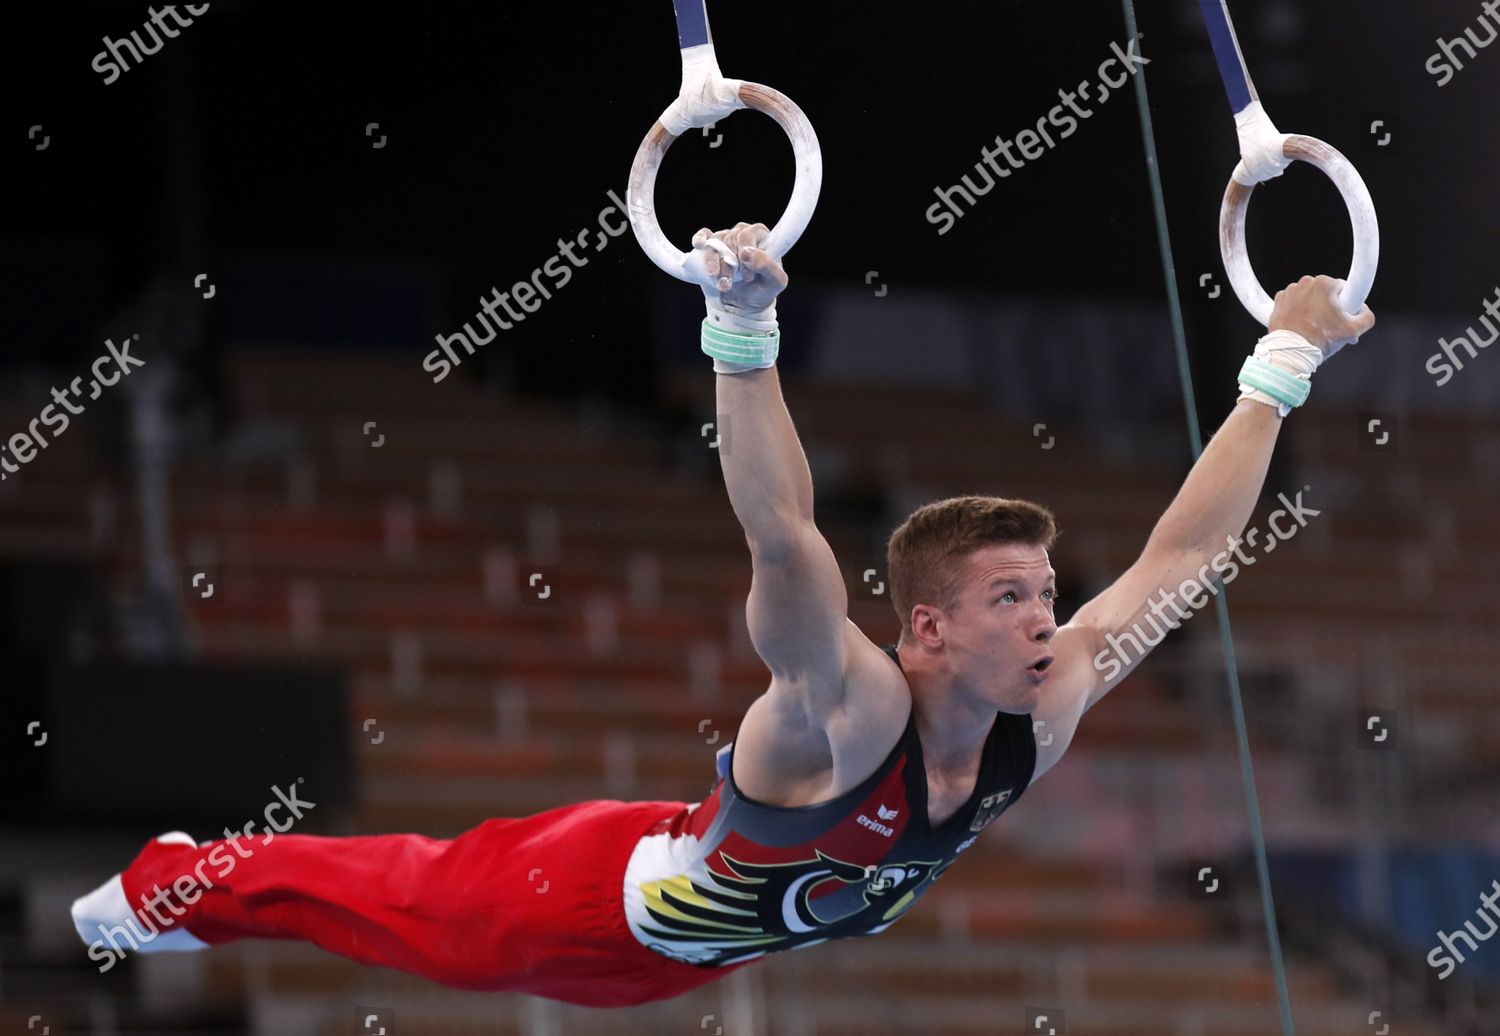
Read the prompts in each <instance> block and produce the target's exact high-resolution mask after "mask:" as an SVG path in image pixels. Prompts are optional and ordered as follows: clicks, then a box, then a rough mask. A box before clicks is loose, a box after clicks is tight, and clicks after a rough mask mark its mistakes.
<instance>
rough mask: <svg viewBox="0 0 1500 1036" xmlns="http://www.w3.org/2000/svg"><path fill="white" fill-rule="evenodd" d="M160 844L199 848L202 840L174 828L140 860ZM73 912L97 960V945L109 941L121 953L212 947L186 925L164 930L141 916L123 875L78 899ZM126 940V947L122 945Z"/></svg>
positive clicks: (152, 843) (81, 935) (150, 845)
mask: <svg viewBox="0 0 1500 1036" xmlns="http://www.w3.org/2000/svg"><path fill="white" fill-rule="evenodd" d="M158 845H189V846H194V847H196V846H197V845H198V843H197V842H195V841H193V839H192V837H191V836H189V835H187V834H185V833H183V832H181V831H172V832H169V833H167V834H164V835H161V836H159V837H157V838H155V839H153V840H152V841H150V842H148V843H146V847H145V848H144V849H142V850H141V853H140V855H139V856H137V857H136V859H137V860H139V859H140V858H141V857H142V856H145V855H146V854H147V853H150V852H152V851H154V850H155V849H156V847H157V846H158ZM72 914H73V926H74V927H75V928H77V929H78V937H79V938H80V939H82V940H83V941H84V943H85V944H86V945H88V946H89V947H91V948H90V950H89V956H90V957H91V958H95V959H100V958H96V957H95V954H96V952H98V951H96V950H95V949H93V947H95V946H99V947H101V948H102V947H103V946H105V945H106V944H108V945H109V946H111V947H113V949H114V951H116V952H121V953H123V951H124V950H125V949H127V948H128V949H130V950H132V951H136V952H140V953H154V952H157V951H161V950H202V949H206V948H207V947H208V943H206V942H204V941H203V940H201V939H199V938H197V937H196V936H194V935H193V934H192V933H191V932H189V931H188V930H187V929H186V928H170V929H168V930H166V931H161V930H160V929H159V928H158V927H157V926H156V925H155V924H153V923H152V922H151V921H150V920H149V917H148V918H142V917H141V916H140V915H138V914H137V913H136V912H135V911H134V910H132V909H131V907H130V904H129V902H128V901H127V899H126V896H125V885H124V882H123V881H122V875H119V874H116V875H115V876H114V877H113V878H110V879H109V880H108V881H106V882H105V883H104V884H102V885H100V886H99V887H98V888H96V889H94V891H92V892H90V893H89V894H88V895H86V896H81V897H79V898H78V899H75V900H74V901H73V909H72ZM122 941H123V942H124V943H125V945H124V946H122V945H121V942H122ZM104 955H105V956H109V955H110V951H109V950H105V951H104Z"/></svg>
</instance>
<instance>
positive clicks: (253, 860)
mask: <svg viewBox="0 0 1500 1036" xmlns="http://www.w3.org/2000/svg"><path fill="white" fill-rule="evenodd" d="M683 808H684V804H683V803H681V802H614V801H603V800H600V801H593V802H582V803H579V804H577V805H573V806H564V807H562V808H560V809H553V810H548V811H547V812H545V813H538V814H537V815H535V816H530V817H522V818H519V819H514V820H486V821H485V822H484V823H482V824H480V825H479V826H478V827H476V828H474V829H473V830H471V831H467V832H465V833H464V834H462V835H459V836H458V837H457V838H454V839H451V840H439V839H432V838H425V837H423V836H421V835H409V834H402V835H364V836H357V837H353V838H322V837H316V836H311V835H282V834H278V835H274V836H273V837H272V839H271V841H270V843H269V844H264V845H263V844H262V839H261V836H259V835H251V836H250V837H248V838H245V837H239V838H237V844H238V846H239V849H240V852H239V853H236V852H235V851H234V850H233V848H231V845H230V843H228V842H211V843H209V844H208V845H205V846H202V847H196V848H195V847H193V846H190V845H166V844H162V843H159V842H155V841H153V842H150V843H148V844H147V846H146V848H145V849H143V850H142V851H141V853H140V855H139V856H137V857H136V859H135V861H134V862H133V863H131V865H130V867H129V868H128V869H127V870H125V871H124V872H123V874H122V875H121V880H122V883H123V885H124V892H125V897H126V901H127V902H128V903H130V904H132V905H133V906H134V907H135V910H136V913H137V916H138V917H140V918H141V920H142V921H143V922H144V921H145V920H146V918H147V914H146V912H145V910H144V909H143V908H142V906H141V904H142V903H143V902H145V901H146V900H150V899H151V898H153V896H154V895H157V893H156V891H155V890H156V889H157V888H158V887H159V888H160V889H164V890H170V889H171V887H172V885H173V883H174V882H177V881H178V880H179V879H181V878H183V877H184V876H187V882H186V884H185V885H184V886H183V888H184V890H185V891H184V892H183V893H182V894H180V895H170V896H168V898H166V899H164V900H163V899H159V898H158V904H159V905H158V907H157V910H156V913H158V914H160V915H162V916H164V917H167V918H171V917H173V916H174V915H177V917H176V921H175V922H174V927H175V926H176V925H183V926H185V927H186V928H187V930H188V931H189V932H190V933H191V934H192V935H194V936H196V937H197V938H198V939H201V940H202V941H203V942H206V943H209V944H218V943H226V942H232V941H233V940H235V939H246V938H261V939H301V940H304V941H306V942H310V943H313V944H314V945H316V946H320V947H322V948H323V949H325V950H328V951H330V952H332V953H337V954H339V955H340V956H342V957H348V958H350V959H351V960H356V961H359V962H361V963H363V964H379V965H383V966H385V967H390V968H395V969H397V970H399V971H405V972H409V973H411V974H415V975H421V976H424V977H426V978H429V979H431V980H433V981H434V982H439V983H441V984H443V985H445V986H452V987H455V988H458V989H471V990H509V991H513V992H519V993H531V994H534V995H536V996H544V997H550V998H552V999H555V1000H564V1001H567V1002H568V1003H574V1004H584V1005H587V1006H590V1007H621V1006H627V1005H631V1004H639V1003H645V1002H647V1001H651V1000H664V999H667V998H669V997H674V996H677V995H679V994H681V993H685V992H687V991H688V990H689V989H693V988H694V987H696V986H701V985H703V984H704V983H706V982H712V981H713V980H715V979H718V978H722V977H723V976H724V975H726V974H728V973H729V972H730V971H733V970H736V969H737V968H738V967H741V966H743V965H731V966H729V967H718V968H716V967H700V966H697V965H692V964H684V963H682V962H680V961H675V960H672V959H671V958H668V957H664V956H662V955H661V954H659V953H656V952H654V951H652V950H648V949H647V948H646V947H644V946H642V945H641V944H640V942H639V941H638V940H637V939H636V938H635V936H633V935H632V934H631V933H630V929H629V927H628V926H627V925H626V923H625V910H624V905H623V901H622V898H623V887H624V876H625V865H626V863H627V862H628V860H629V859H630V854H631V852H632V851H633V850H634V848H635V844H636V841H637V840H638V839H639V838H640V837H641V836H642V835H643V834H645V833H646V830H647V829H648V828H650V827H652V826H653V825H654V824H656V823H657V822H658V821H660V820H662V819H664V818H666V817H669V816H672V815H673V814H675V813H677V812H679V811H681V810H682V809H683ZM216 847H218V851H217V852H215V848H216ZM245 853H249V854H250V855H248V856H245V855H244V854H245ZM208 858H211V861H212V862H209V859H208ZM226 858H228V859H231V860H233V861H234V864H233V868H232V869H231V870H228V872H227V873H223V872H224V871H225V868H226V866H227V865H226V864H225V862H224V861H225V860H226ZM220 873H223V877H219V875H220ZM200 878H201V879H203V880H202V882H201V883H200ZM195 887H196V889H197V890H198V891H200V892H201V895H197V896H196V898H193V899H192V901H191V903H189V898H190V897H193V896H194V891H193V890H194V888H195ZM167 904H171V907H172V909H171V910H170V911H169V910H168V908H167ZM178 911H183V912H182V913H181V914H178ZM746 963H750V962H746Z"/></svg>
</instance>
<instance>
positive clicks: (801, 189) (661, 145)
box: [625, 70, 823, 285]
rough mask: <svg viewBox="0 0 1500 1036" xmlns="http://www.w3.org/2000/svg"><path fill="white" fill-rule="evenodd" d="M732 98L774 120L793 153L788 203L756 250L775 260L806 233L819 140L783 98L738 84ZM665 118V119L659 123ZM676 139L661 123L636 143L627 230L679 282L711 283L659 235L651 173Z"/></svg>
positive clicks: (814, 198) (817, 177)
mask: <svg viewBox="0 0 1500 1036" xmlns="http://www.w3.org/2000/svg"><path fill="white" fill-rule="evenodd" d="M716 71H717V70H716ZM721 82H733V81H730V80H721ZM736 95H737V96H738V99H739V102H740V103H739V104H737V105H735V106H734V107H736V108H754V109H755V110H756V111H761V112H765V113H766V114H767V115H769V116H771V118H773V119H775V120H776V124H777V125H778V126H780V127H781V129H782V131H783V132H784V133H785V134H786V135H787V137H788V138H790V140H791V142H792V153H793V155H794V156H795V158H796V160H797V178H796V180H795V182H794V183H793V185H792V196H791V198H790V199H789V200H788V201H787V204H786V211H784V212H783V213H782V214H781V218H780V219H779V220H777V221H776V225H775V226H774V227H772V228H771V232H770V234H769V235H768V236H767V237H766V239H765V241H764V242H763V243H762V244H761V246H760V247H761V248H762V249H763V250H765V251H766V252H768V253H770V255H771V257H772V258H774V259H778V260H779V259H780V258H781V257H782V256H784V255H786V253H787V252H788V251H790V250H791V247H792V246H793V245H794V244H796V243H797V239H798V238H799V237H801V236H802V232H803V231H804V230H806V229H807V224H808V221H809V220H811V219H812V214H813V209H814V208H816V207H817V204H818V192H819V191H820V190H821V189H822V186H823V152H822V151H821V150H820V149H819V147H818V135H817V134H816V133H814V132H813V128H812V123H810V122H808V121H807V116H806V115H804V114H802V109H801V108H798V107H797V105H796V104H794V103H793V102H792V100H791V98H789V97H787V96H786V95H785V94H783V93H781V92H779V91H777V90H773V89H771V88H770V87H769V86H762V85H761V84H759V83H748V82H741V83H739V84H738V90H737V91H736ZM668 110H669V111H670V110H671V109H668ZM665 117H666V115H665V114H664V115H663V118H665ZM720 117H722V116H720ZM713 121H715V119H714V118H712V117H703V118H702V119H701V122H699V121H695V122H694V123H693V124H694V125H704V126H706V125H708V124H709V123H710V122H713ZM677 137H678V134H675V133H671V132H669V131H668V130H667V128H666V127H665V126H663V125H662V120H661V119H658V120H657V121H656V123H655V124H654V125H653V126H652V127H651V131H650V132H649V133H647V134H646V139H645V140H643V141H641V146H640V149H639V150H637V151H636V153H635V161H634V163H632V165H631V167H630V185H629V187H628V188H627V189H626V192H625V205H626V208H627V209H629V210H630V225H631V227H632V228H633V229H634V230H635V238H636V240H637V241H639V242H640V244H641V248H642V249H643V250H644V251H645V253H646V255H647V256H649V257H650V259H651V261H652V262H653V263H655V264H656V265H657V266H659V267H661V268H662V269H663V270H665V271H666V272H667V273H669V274H671V275H672V276H673V277H676V278H677V279H678V280H682V281H688V282H689V283H692V284H700V285H701V284H705V283H710V278H709V277H708V274H707V271H706V270H705V269H704V268H703V253H702V252H701V251H700V250H697V249H695V250H693V251H691V252H684V251H682V250H681V249H678V248H676V247H675V246H674V245H673V244H672V242H670V241H668V240H667V237H666V235H665V234H663V233H662V229H661V224H660V223H658V222H657V219H656V173H657V170H659V169H660V168H661V163H662V159H663V158H664V157H665V156H666V154H667V149H668V148H669V147H671V146H672V144H673V142H674V141H676V140H677Z"/></svg>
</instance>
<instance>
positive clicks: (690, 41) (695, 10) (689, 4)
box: [672, 0, 713, 50]
mask: <svg viewBox="0 0 1500 1036" xmlns="http://www.w3.org/2000/svg"><path fill="white" fill-rule="evenodd" d="M672 7H673V9H674V10H676V12H677V46H678V47H679V48H680V49H682V50H687V49H688V48H689V47H697V46H701V45H702V44H705V43H712V42H713V36H712V35H710V34H709V31H708V0H672Z"/></svg>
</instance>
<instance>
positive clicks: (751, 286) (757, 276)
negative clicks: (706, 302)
mask: <svg viewBox="0 0 1500 1036" xmlns="http://www.w3.org/2000/svg"><path fill="white" fill-rule="evenodd" d="M769 234H770V230H769V229H767V227H766V225H765V224H764V223H736V224H735V225H734V228H733V229H732V230H719V231H712V230H709V229H708V228H707V227H704V228H703V229H702V230H700V231H698V232H697V233H696V234H694V235H693V248H694V249H696V250H699V251H701V252H703V265H704V268H705V269H706V270H707V271H708V275H709V277H710V278H711V280H712V284H713V286H712V287H709V286H708V285H705V286H704V288H703V294H704V295H707V296H708V298H709V299H710V301H718V302H720V303H722V304H723V305H725V306H728V307H731V308H733V309H738V310H746V311H759V310H764V309H766V308H767V307H768V306H770V305H771V304H772V303H773V302H775V301H776V296H777V295H780V294H781V292H782V291H783V290H784V289H785V288H786V286H787V275H786V270H784V269H783V268H782V266H781V263H780V262H779V261H777V260H776V259H775V258H773V257H772V256H771V254H770V253H769V252H765V251H763V250H762V249H761V248H760V245H761V244H762V243H763V242H764V241H765V239H766V237H767V235H769ZM710 238H712V239H714V240H717V241H721V242H723V244H724V246H725V247H727V248H728V249H729V250H730V251H731V252H732V253H733V254H734V257H735V260H736V264H737V268H735V267H731V266H730V265H729V263H728V261H727V260H726V259H725V258H724V257H723V256H722V255H721V254H720V253H719V252H718V251H716V250H715V249H714V248H712V247H711V246H709V244H708V241H709V239H710Z"/></svg>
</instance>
